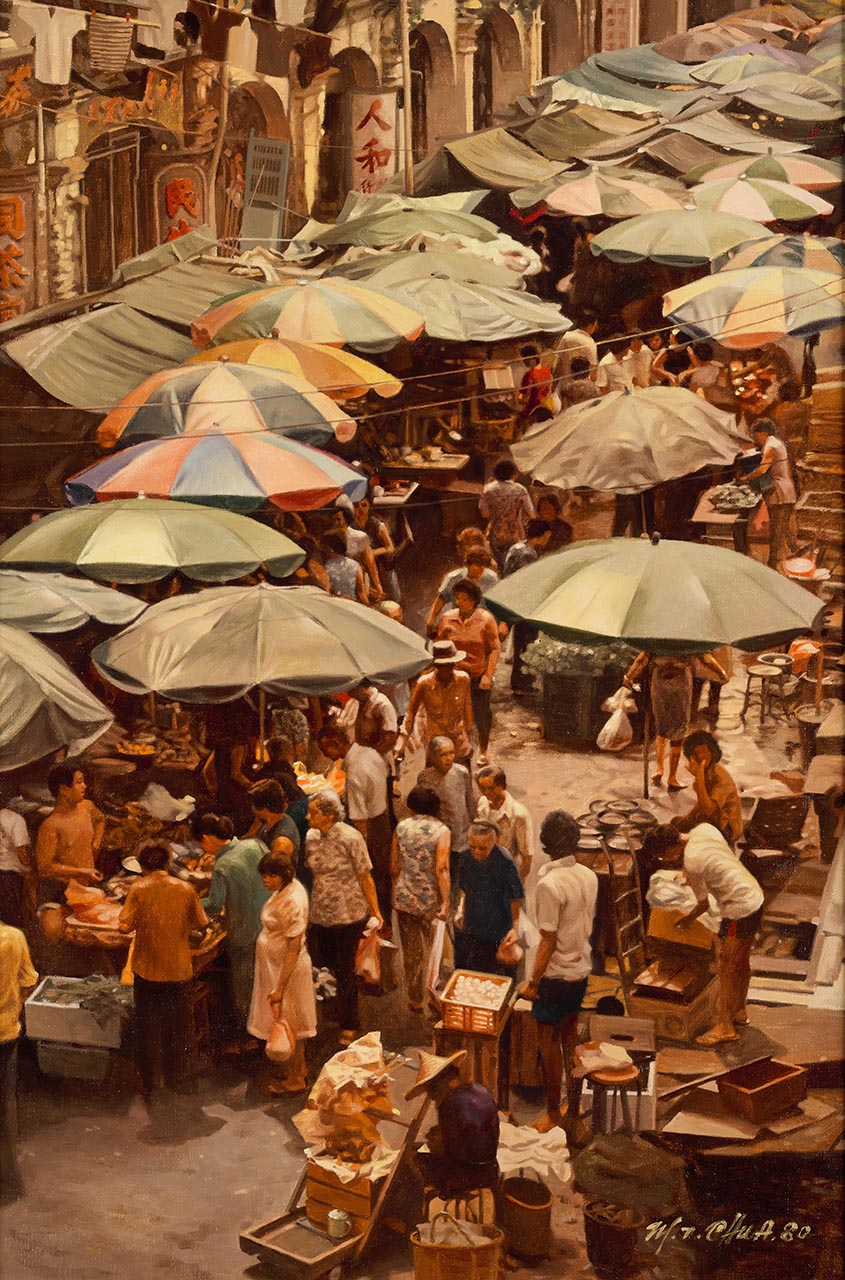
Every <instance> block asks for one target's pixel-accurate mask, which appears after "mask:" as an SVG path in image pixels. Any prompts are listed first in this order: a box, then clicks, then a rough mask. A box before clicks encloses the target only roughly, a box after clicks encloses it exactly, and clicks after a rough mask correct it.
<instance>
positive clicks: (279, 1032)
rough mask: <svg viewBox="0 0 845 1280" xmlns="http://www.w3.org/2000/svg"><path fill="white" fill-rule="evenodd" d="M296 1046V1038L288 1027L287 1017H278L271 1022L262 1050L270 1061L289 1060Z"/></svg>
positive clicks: (280, 1061)
mask: <svg viewBox="0 0 845 1280" xmlns="http://www.w3.org/2000/svg"><path fill="white" fill-rule="evenodd" d="M295 1048H296V1040H295V1039H294V1036H293V1032H292V1031H291V1029H290V1023H289V1022H288V1020H287V1018H279V1020H278V1021H277V1022H274V1023H273V1027H272V1030H271V1031H270V1035H269V1036H268V1037H267V1045H266V1047H265V1050H264V1052H265V1053H266V1054H267V1057H268V1058H269V1059H270V1061H271V1062H278V1063H282V1062H289V1061H290V1059H291V1058H292V1057H293V1052H294V1049H295Z"/></svg>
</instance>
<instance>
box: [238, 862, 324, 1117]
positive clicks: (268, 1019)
mask: <svg viewBox="0 0 845 1280" xmlns="http://www.w3.org/2000/svg"><path fill="white" fill-rule="evenodd" d="M281 842H282V841H281V840H279V841H277V842H276V843H277V844H280V843H281ZM288 843H289V844H290V841H288ZM292 854H293V846H292V845H291V848H290V851H289V852H284V851H282V852H278V851H274V852H273V853H267V854H265V855H264V857H263V858H262V859H261V861H260V862H259V864H258V871H259V874H260V876H261V879H262V880H263V881H264V884H265V885H266V887H267V888H268V889H269V890H270V892H271V894H272V897H271V898H269V899H268V900H267V902H266V903H265V904H264V906H263V907H262V909H261V924H262V929H261V933H260V934H259V935H258V941H257V943H256V946H255V980H254V983H253V988H252V1005H251V1007H250V1011H249V1022H248V1024H247V1025H248V1029H249V1033H250V1035H253V1036H255V1037H256V1038H257V1039H259V1040H267V1039H269V1037H270V1033H271V1031H272V1030H273V1024H274V1022H276V1021H281V1019H283V1018H284V1020H285V1021H286V1022H287V1023H288V1025H289V1026H290V1029H291V1032H292V1034H293V1037H294V1040H295V1041H296V1048H295V1050H294V1054H293V1057H292V1058H291V1059H290V1060H289V1061H288V1062H287V1063H286V1064H285V1068H284V1076H283V1077H282V1078H276V1079H273V1080H271V1082H270V1084H269V1085H268V1086H267V1087H268V1090H269V1092H270V1093H273V1094H279V1093H281V1094H286V1093H301V1092H302V1090H303V1089H305V1088H307V1078H306V1070H305V1041H306V1040H309V1039H311V1037H312V1036H315V1035H316V1034H317V1005H316V1001H315V997H314V983H313V980H312V977H311V957H310V956H309V954H308V948H307V947H306V945H305V931H306V928H307V925H308V894H307V893H306V891H305V888H304V886H303V885H301V884H300V883H299V881H298V880H297V879H296V869H295V865H294V861H293V857H292Z"/></svg>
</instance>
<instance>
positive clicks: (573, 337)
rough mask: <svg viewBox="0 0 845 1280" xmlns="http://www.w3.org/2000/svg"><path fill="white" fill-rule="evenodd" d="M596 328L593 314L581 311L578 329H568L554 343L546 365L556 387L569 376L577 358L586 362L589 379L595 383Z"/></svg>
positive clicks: (597, 322)
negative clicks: (549, 368) (588, 369)
mask: <svg viewBox="0 0 845 1280" xmlns="http://www.w3.org/2000/svg"><path fill="white" fill-rule="evenodd" d="M598 327H599V321H598V316H597V315H596V314H595V312H594V311H583V312H582V313H581V324H580V327H579V328H578V329H570V330H569V332H568V333H565V334H564V335H563V337H562V338H559V339H558V341H557V342H556V343H555V349H554V352H553V353H552V356H551V358H550V361H548V360H547V361H546V363H547V364H549V363H550V367H551V370H552V372H553V374H554V376H555V385H556V387H559V386H560V382H561V380H564V379H566V378H569V377H570V376H571V374H572V362H573V360H577V359H579V358H581V359H585V360H586V361H587V363H588V365H589V366H590V375H589V376H590V379H591V381H595V377H596V368H597V366H598V362H599V353H598V348H597V346H596V341H595V337H594V334H595V332H596V329H597V328H598Z"/></svg>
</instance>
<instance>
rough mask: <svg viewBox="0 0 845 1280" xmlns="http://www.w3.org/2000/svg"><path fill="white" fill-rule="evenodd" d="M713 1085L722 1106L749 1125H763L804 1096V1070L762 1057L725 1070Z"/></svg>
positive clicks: (805, 1072)
mask: <svg viewBox="0 0 845 1280" xmlns="http://www.w3.org/2000/svg"><path fill="white" fill-rule="evenodd" d="M717 1084H718V1086H719V1093H720V1094H721V1096H722V1101H723V1102H724V1104H725V1106H726V1107H729V1108H730V1110H731V1111H734V1112H736V1113H737V1114H738V1115H741V1116H743V1117H744V1118H745V1119H746V1120H750V1121H751V1123H752V1124H764V1123H765V1122H766V1120H773V1119H774V1118H775V1116H779V1115H781V1114H782V1113H783V1112H784V1111H789V1110H790V1109H791V1108H792V1107H795V1106H797V1105H798V1103H799V1102H802V1101H803V1100H804V1098H806V1096H807V1069H806V1067H796V1066H793V1065H791V1064H790V1063H788V1062H778V1061H777V1060H776V1059H774V1058H764V1059H763V1060H762V1061H760V1062H750V1063H748V1064H747V1066H744V1067H737V1068H736V1070H735V1071H729V1072H728V1073H727V1075H724V1076H720V1077H719V1079H718V1081H717Z"/></svg>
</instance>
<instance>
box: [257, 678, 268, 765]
mask: <svg viewBox="0 0 845 1280" xmlns="http://www.w3.org/2000/svg"><path fill="white" fill-rule="evenodd" d="M266 722H267V694H266V693H265V692H264V690H263V689H259V690H258V762H259V764H264V763H265V761H266V759H267V756H266V753H265V749H264V738H265V733H266V728H267V723H266Z"/></svg>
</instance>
